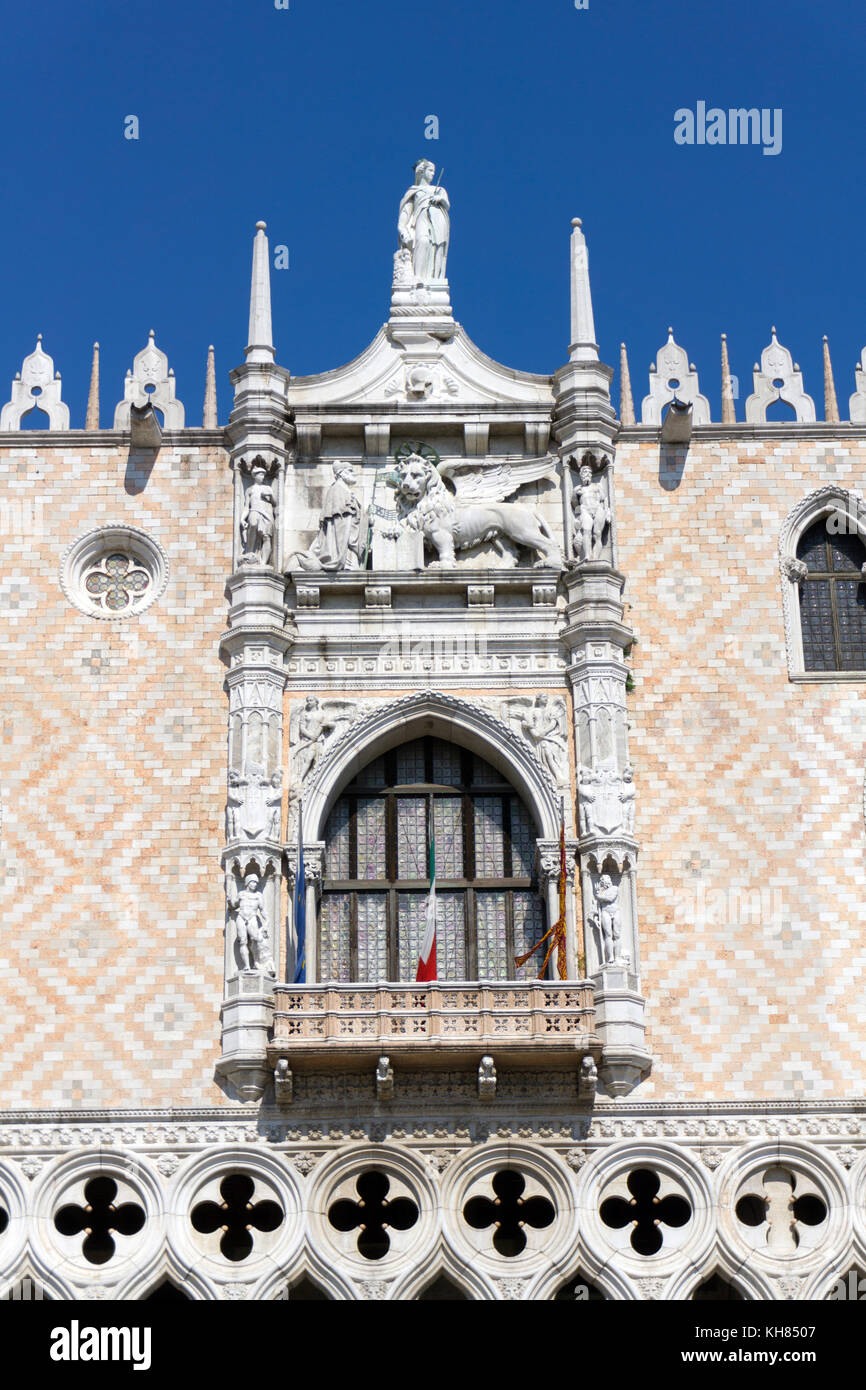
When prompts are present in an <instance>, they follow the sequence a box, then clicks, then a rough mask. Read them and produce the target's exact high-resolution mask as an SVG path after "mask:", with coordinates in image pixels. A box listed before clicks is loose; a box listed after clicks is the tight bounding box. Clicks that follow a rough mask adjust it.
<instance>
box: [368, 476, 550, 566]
mask: <svg viewBox="0 0 866 1390" xmlns="http://www.w3.org/2000/svg"><path fill="white" fill-rule="evenodd" d="M539 464H540V465H542V467H541V468H540V467H539ZM550 466H551V461H550V460H548V459H544V460H539V461H533V463H532V464H530V465H529V469H528V470H527V466H526V465H523V466H522V467H521V465H516V466H513V465H509V464H494V465H492V466H487V467H485V466H483V465H479V464H475V463H473V464H471V465H470V464H468V463H467V462H466V461H465V460H455V461H454V462H453V463H452V464H450V465H449V464H448V463H446V462H445V461H443V463H441V464H440V465H439V467H438V468H437V466H436V464H435V463H434V462H433V460H432V459H426V458H423V457H422V456H421V455H420V454H410V455H409V456H408V457H407V458H405V459H403V460H402V461H401V462H399V463H398V466H397V469H396V484H395V487H396V501H397V515H398V518H399V520H400V521H401V522H402V523H403V525H405V526H408V527H409V528H411V529H412V530H415V531H420V532H421V533H422V535H423V537H424V539H425V541H427V542H428V543H429V544H430V545H431V546H432V547H433V548H434V549H435V551H436V553H437V556H438V559H437V560H436V561H434V564H436V565H439V566H448V565H453V564H455V562H456V556H455V551H457V550H470V549H472V548H474V547H475V546H479V545H484V544H485V543H488V542H489V543H492V544H493V545H494V546H496V547H497V549H499V551H500V553H502V550H501V548H500V547H499V546H498V545H497V542H499V541H500V540H505V541H510V542H511V543H512V544H513V545H518V546H525V547H526V549H527V550H534V551H535V552H536V554H537V555H538V559H537V560H536V561H535V567H536V568H540V567H542V566H545V567H546V566H552V567H553V568H554V569H560V568H561V567H562V551H561V550H560V547H559V545H558V544H557V542H556V540H555V539H554V537H553V535H552V534H551V531H550V527H549V526H548V525H547V522H546V521H545V520H544V519H543V517H541V516H539V514H538V512H536V511H533V510H532V509H531V508H530V507H527V506H526V505H524V504H522V503H520V502H504V501H502V500H500V499H501V498H502V497H507V496H508V495H509V493H513V492H516V491H517V489H518V488H519V487H522V486H523V484H524V483H526V482H530V481H532V480H533V478H534V477H540V476H543V475H544V473H547V472H549V469H550ZM527 471H529V472H530V476H524V474H525V473H526V472H527ZM443 474H444V475H445V476H451V477H453V478H454V482H455V487H456V496H455V494H454V493H452V492H450V491H449V489H448V488H447V487H446V485H445V481H444V477H443Z"/></svg>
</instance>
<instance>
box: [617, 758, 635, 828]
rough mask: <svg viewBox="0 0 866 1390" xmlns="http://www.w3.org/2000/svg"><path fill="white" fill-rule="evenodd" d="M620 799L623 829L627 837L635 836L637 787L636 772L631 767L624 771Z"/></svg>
mask: <svg viewBox="0 0 866 1390" xmlns="http://www.w3.org/2000/svg"><path fill="white" fill-rule="evenodd" d="M619 799H620V801H621V802H622V828H623V830H624V831H625V833H626V834H627V835H633V834H634V802H635V787H634V772H633V771H632V769H631V768H630V767H627V768H625V769H624V770H623V774H622V787H621V788H620V793H619Z"/></svg>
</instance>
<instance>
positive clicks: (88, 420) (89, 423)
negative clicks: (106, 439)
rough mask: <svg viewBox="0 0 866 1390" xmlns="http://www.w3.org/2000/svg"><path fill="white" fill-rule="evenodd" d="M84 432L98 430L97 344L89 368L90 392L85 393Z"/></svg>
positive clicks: (94, 345) (94, 346)
mask: <svg viewBox="0 0 866 1390" xmlns="http://www.w3.org/2000/svg"><path fill="white" fill-rule="evenodd" d="M84 428H85V429H86V430H98V429H99V344H98V343H94V344H93V365H92V366H91V368H90V390H89V391H88V393H87V414H86V416H85V418H84Z"/></svg>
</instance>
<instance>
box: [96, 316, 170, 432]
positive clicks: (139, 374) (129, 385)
mask: <svg viewBox="0 0 866 1390" xmlns="http://www.w3.org/2000/svg"><path fill="white" fill-rule="evenodd" d="M175 389H176V387H175V379H174V372H173V371H171V370H169V365H168V358H167V357H166V355H165V353H164V352H162V351H161V350H160V348H158V347H157V346H156V343H155V342H154V331H153V329H152V328H151V330H150V332H149V333H148V335H147V346H146V347H143V348H142V349H141V352H137V353H136V355H135V357H134V358H133V362H132V370H131V371H129V372H127V374H126V380H125V381H124V383H123V400H122V401H120V403H119V404H118V406H117V409H116V410H115V412H114V428H115V429H116V430H128V429H129V428H130V414H131V411H130V407H131V406H133V405H134V406H137V407H138V409H139V410H143V409H144V408H145V407H146V406H148V405H150V406H152V407H153V408H154V409H155V410H161V411H162V417H163V424H164V426H165V428H166V429H167V430H182V429H183V426H184V419H185V415H184V408H183V405H182V403H181V402H180V401H179V400H178V399H177V397H176V395H175Z"/></svg>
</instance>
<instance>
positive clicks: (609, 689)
mask: <svg viewBox="0 0 866 1390" xmlns="http://www.w3.org/2000/svg"><path fill="white" fill-rule="evenodd" d="M611 491H612V488H611ZM624 582H625V580H624V577H623V575H622V574H620V573H619V571H618V570H616V569H614V567H613V565H612V564H611V563H610V562H609V561H607V560H596V561H584V562H583V563H580V564H578V565H577V566H576V567H575V568H573V569H571V570H570V572H569V573H568V574H567V576H566V590H567V594H568V606H567V615H568V623H567V627H566V630H565V633H564V641H565V643H566V646H567V649H568V653H569V664H568V668H567V673H568V678H569V680H570V682H571V686H572V691H573V695H574V720H575V731H574V732H575V747H576V750H577V764H578V827H579V836H580V838H579V840H578V854H579V860H580V876H581V898H582V904H583V937H584V943H585V949H586V967H587V974H588V975H589V976H590V977H591V978H592V980H593V982H594V985H595V1003H596V1028H597V1031H598V1034H599V1036H600V1037H601V1039H602V1041H603V1043H604V1055H603V1058H602V1065H601V1072H600V1074H601V1079H602V1082H603V1084H604V1086H605V1088H606V1090H607V1092H608V1094H610V1095H621V1094H625V1093H626V1092H628V1091H630V1090H631V1089H632V1087H633V1086H635V1085H636V1084H637V1082H638V1081H639V1080H640V1078H641V1076H642V1075H643V1074H644V1073H645V1072H646V1071H647V1070H648V1068H649V1064H650V1057H649V1054H648V1053H647V1051H646V1048H645V1046H644V1032H645V1030H644V1008H645V1005H644V999H643V997H642V995H641V992H640V955H639V943H638V920H637V893H636V886H635V874H636V868H637V854H638V847H637V842H636V840H635V838H634V819H635V799H634V783H633V780H632V769H631V766H630V764H629V754H628V725H627V720H626V681H627V679H628V668H627V667H626V664H625V653H626V651H627V650H628V649H629V647H630V646H631V644H632V641H633V640H634V639H633V634H632V633H631V631H630V630H629V629H628V628H627V627H626V626H625V625H624V624H623V622H622V613H623V607H622V590H623V585H624Z"/></svg>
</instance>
